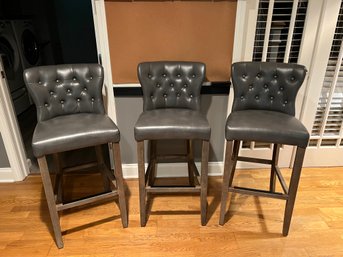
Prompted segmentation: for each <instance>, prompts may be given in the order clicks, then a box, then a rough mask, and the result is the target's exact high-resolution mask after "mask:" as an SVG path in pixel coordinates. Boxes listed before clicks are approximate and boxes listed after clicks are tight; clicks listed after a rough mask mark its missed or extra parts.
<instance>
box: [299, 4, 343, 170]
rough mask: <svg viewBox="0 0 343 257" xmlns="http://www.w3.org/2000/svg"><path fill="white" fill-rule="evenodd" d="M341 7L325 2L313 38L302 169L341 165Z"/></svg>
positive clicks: (342, 99) (303, 116) (342, 77)
mask: <svg viewBox="0 0 343 257" xmlns="http://www.w3.org/2000/svg"><path fill="white" fill-rule="evenodd" d="M342 38H343V5H342V1H341V0H327V1H325V3H324V5H323V12H322V17H321V22H320V27H319V30H318V34H317V38H316V46H315V51H314V53H313V63H312V67H311V70H312V72H311V74H310V77H309V81H308V94H307V97H306V100H305V102H304V109H303V113H302V121H303V122H304V124H305V125H306V127H307V129H308V130H309V131H310V133H311V137H310V144H309V147H308V148H307V152H306V155H305V162H304V165H305V166H342V165H343V140H342V138H343V126H342V121H343V66H342V57H343V44H342V42H343V41H342Z"/></svg>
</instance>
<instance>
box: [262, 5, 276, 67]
mask: <svg viewBox="0 0 343 257" xmlns="http://www.w3.org/2000/svg"><path fill="white" fill-rule="evenodd" d="M273 11H274V0H269V6H268V15H267V23H266V29H265V33H264V42H263V51H262V62H265V61H266V60H267V53H268V45H269V36H270V29H271V27H272V18H273Z"/></svg>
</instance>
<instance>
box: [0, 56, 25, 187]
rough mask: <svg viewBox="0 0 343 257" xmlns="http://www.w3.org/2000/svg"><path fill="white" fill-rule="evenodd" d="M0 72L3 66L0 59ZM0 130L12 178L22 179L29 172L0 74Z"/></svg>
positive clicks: (11, 104)
mask: <svg viewBox="0 0 343 257" xmlns="http://www.w3.org/2000/svg"><path fill="white" fill-rule="evenodd" d="M0 72H3V73H4V67H3V65H2V61H1V60H0ZM0 117H1V119H2V122H0V131H1V135H2V139H3V141H4V145H5V149H6V153H7V157H8V160H9V162H10V166H11V172H12V179H13V180H14V181H22V180H23V179H24V178H25V177H26V176H27V175H28V174H29V166H28V163H27V161H26V154H25V151H24V145H23V142H22V138H21V134H20V131H19V127H18V122H17V117H16V114H15V112H14V108H13V103H12V99H11V95H10V92H9V91H8V85H7V80H6V79H5V78H2V76H0Z"/></svg>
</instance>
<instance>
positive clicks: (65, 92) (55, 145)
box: [24, 64, 128, 248]
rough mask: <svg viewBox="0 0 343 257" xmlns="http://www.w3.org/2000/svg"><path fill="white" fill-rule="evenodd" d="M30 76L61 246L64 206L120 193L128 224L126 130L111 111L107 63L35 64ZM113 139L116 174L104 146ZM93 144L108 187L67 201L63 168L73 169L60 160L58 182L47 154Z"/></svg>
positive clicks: (37, 140) (39, 149)
mask: <svg viewBox="0 0 343 257" xmlns="http://www.w3.org/2000/svg"><path fill="white" fill-rule="evenodd" d="M24 79H25V83H26V85H27V87H28V89H29V92H30V94H31V96H32V98H33V101H34V103H35V105H36V107H37V120H38V123H37V126H36V128H35V131H34V134H33V139H32V148H33V153H34V155H35V156H36V157H37V159H38V164H39V169H40V172H41V176H42V181H43V186H44V191H45V196H46V200H47V202H48V207H49V212H50V218H51V221H52V225H53V230H54V234H55V239H56V244H57V247H58V248H62V247H63V240H62V234H61V226H60V222H59V215H58V212H60V211H63V210H66V209H69V208H73V207H76V206H81V205H85V204H88V203H93V202H95V201H101V200H104V199H109V198H114V197H119V206H120V214H121V219H122V224H123V227H127V223H128V221H127V209H126V201H125V192H124V185H123V175H122V167H121V157H120V147H119V140H120V133H119V130H118V128H117V126H116V125H115V124H114V123H113V121H112V120H111V119H110V118H109V117H108V116H107V115H106V114H105V110H104V106H103V100H102V93H101V90H102V86H103V80H104V72H103V68H102V67H101V66H100V65H98V64H70V65H56V66H41V67H33V68H30V69H27V70H25V71H24ZM107 143H109V144H110V145H111V146H112V149H113V157H114V162H115V169H114V174H113V172H111V171H110V170H108V169H107V167H106V165H105V164H104V161H103V158H102V153H101V150H100V149H101V148H100V145H102V144H107ZM89 146H97V148H96V149H97V151H96V152H97V160H98V162H97V163H96V165H97V167H98V168H99V170H100V171H101V172H102V175H103V179H104V187H105V189H106V192H104V193H102V194H99V195H95V196H90V197H87V198H83V199H80V200H76V201H73V202H68V203H63V197H62V186H63V185H62V184H63V172H65V171H67V170H63V169H62V168H61V167H60V165H59V162H56V163H57V164H56V165H57V170H56V178H55V186H54V188H53V186H52V182H51V179H50V174H49V170H48V164H47V161H46V156H47V155H50V154H53V155H54V157H55V158H54V159H57V158H58V157H57V154H58V153H60V152H65V151H69V150H74V149H80V148H85V147H89ZM86 166H87V165H86ZM93 166H94V164H93ZM84 167H85V166H84ZM87 167H88V166H87ZM72 169H73V168H72Z"/></svg>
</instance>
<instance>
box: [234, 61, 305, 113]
mask: <svg viewBox="0 0 343 257" xmlns="http://www.w3.org/2000/svg"><path fill="white" fill-rule="evenodd" d="M306 72H307V71H306V68H305V67H304V66H302V65H298V64H292V63H275V62H238V63H234V64H232V72H231V74H232V75H231V76H232V83H233V88H234V101H233V106H232V111H240V110H248V109H249V110H255V109H256V110H270V111H278V112H282V113H286V114H289V115H292V116H294V115H295V98H296V95H297V93H298V90H299V88H300V86H301V85H302V83H303V81H304V78H305V75H306Z"/></svg>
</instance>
